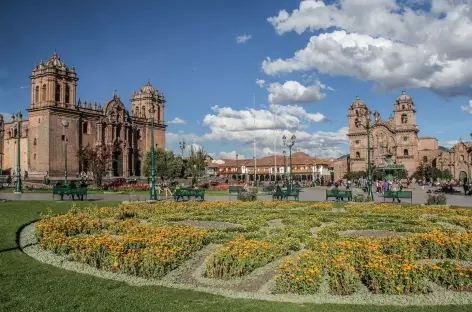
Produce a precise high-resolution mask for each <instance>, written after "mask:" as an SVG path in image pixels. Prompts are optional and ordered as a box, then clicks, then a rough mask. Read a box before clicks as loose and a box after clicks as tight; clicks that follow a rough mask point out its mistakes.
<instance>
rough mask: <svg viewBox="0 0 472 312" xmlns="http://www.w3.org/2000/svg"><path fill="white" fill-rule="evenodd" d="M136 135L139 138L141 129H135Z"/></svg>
mask: <svg viewBox="0 0 472 312" xmlns="http://www.w3.org/2000/svg"><path fill="white" fill-rule="evenodd" d="M136 137H137V139H138V140H141V129H138V131H136Z"/></svg>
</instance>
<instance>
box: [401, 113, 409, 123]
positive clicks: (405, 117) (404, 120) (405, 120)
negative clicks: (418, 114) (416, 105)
mask: <svg viewBox="0 0 472 312" xmlns="http://www.w3.org/2000/svg"><path fill="white" fill-rule="evenodd" d="M407 122H408V116H407V115H406V114H403V115H402V124H406V123H407Z"/></svg>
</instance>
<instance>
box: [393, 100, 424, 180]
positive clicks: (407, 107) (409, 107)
mask: <svg viewBox="0 0 472 312" xmlns="http://www.w3.org/2000/svg"><path fill="white" fill-rule="evenodd" d="M393 113H394V117H393V122H394V127H395V141H396V143H397V151H396V152H397V155H396V156H397V159H399V160H401V161H400V162H401V163H402V164H404V165H405V167H407V168H408V170H410V171H411V170H413V168H415V167H416V163H417V162H418V157H419V156H418V144H419V142H418V132H419V130H418V125H417V124H416V107H415V103H414V102H413V99H412V98H411V96H409V95H408V94H406V92H405V91H402V94H401V95H400V96H399V97H398V98H397V99H396V100H395V102H394V104H393Z"/></svg>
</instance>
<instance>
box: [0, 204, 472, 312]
mask: <svg viewBox="0 0 472 312" xmlns="http://www.w3.org/2000/svg"><path fill="white" fill-rule="evenodd" d="M117 204H118V203H110V202H108V203H107V202H100V203H98V205H99V206H110V205H117ZM70 207H71V203H67V202H66V203H61V202H52V201H51V202H49V201H48V202H44V201H11V202H5V203H0V311H3V312H7V311H113V312H118V311H169V312H171V311H179V312H180V311H218V312H220V311H254V312H257V311H270V312H277V311H284V312H291V311H324V312H330V311H341V312H342V311H363V312H369V311H392V312H393V311H409V312H415V311H451V312H452V311H471V310H472V305H470V306H456V307H454V306H449V307H448V306H446V307H437V308H436V307H435V308H432V307H425V308H421V307H379V306H354V305H344V306H341V305H309V304H300V305H297V304H288V303H276V302H265V301H256V300H240V299H239V300H238V299H230V298H225V297H221V296H215V295H210V294H205V293H199V292H193V291H185V290H175V289H169V288H164V287H133V286H129V285H127V284H125V283H120V282H115V281H110V280H104V279H99V278H95V277H91V276H87V275H81V274H77V273H73V272H68V271H65V270H61V269H58V268H55V267H52V266H49V265H46V264H42V263H40V262H37V261H36V260H34V259H32V258H29V257H28V256H26V255H25V254H23V253H22V252H21V251H20V250H19V249H18V246H17V241H16V239H17V233H18V231H19V229H20V228H21V227H22V226H23V225H25V224H27V223H29V222H32V221H34V220H37V219H39V218H40V213H45V212H46V209H47V208H51V209H52V211H53V212H54V213H63V212H66V211H67V210H68V209H69V208H70Z"/></svg>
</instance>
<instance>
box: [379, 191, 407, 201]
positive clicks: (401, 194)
mask: <svg viewBox="0 0 472 312" xmlns="http://www.w3.org/2000/svg"><path fill="white" fill-rule="evenodd" d="M386 198H391V199H392V202H395V199H396V200H397V201H398V202H399V203H400V202H401V201H400V198H406V199H410V203H411V204H413V192H412V191H384V202H385V199H386Z"/></svg>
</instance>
